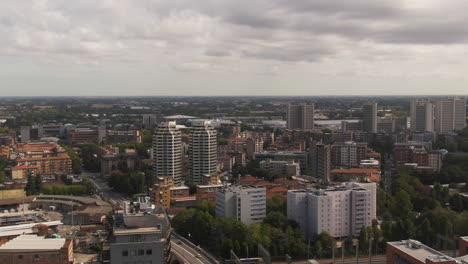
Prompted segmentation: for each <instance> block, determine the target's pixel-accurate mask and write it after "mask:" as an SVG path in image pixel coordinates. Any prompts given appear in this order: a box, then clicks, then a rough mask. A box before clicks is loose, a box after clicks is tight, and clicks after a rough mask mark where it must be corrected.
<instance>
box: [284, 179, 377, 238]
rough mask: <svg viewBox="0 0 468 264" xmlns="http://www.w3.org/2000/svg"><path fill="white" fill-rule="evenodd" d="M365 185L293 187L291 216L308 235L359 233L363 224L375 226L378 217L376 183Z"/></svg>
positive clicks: (290, 202) (337, 235) (289, 205)
mask: <svg viewBox="0 0 468 264" xmlns="http://www.w3.org/2000/svg"><path fill="white" fill-rule="evenodd" d="M374 185H375V184H374ZM365 187H367V188H365ZM365 187H361V186H359V185H348V186H344V187H336V188H333V189H326V190H316V189H308V190H304V189H302V190H290V191H288V194H287V213H288V219H291V220H295V221H296V222H297V223H298V224H299V226H300V228H301V229H302V231H304V233H305V234H306V236H307V237H308V238H312V237H313V236H315V235H317V234H320V233H322V232H327V233H329V234H330V235H332V236H333V237H348V236H356V235H358V234H359V232H360V230H361V228H362V227H367V226H371V225H372V220H373V219H375V217H376V215H375V213H376V209H375V208H376V206H375V204H376V200H375V195H374V193H373V191H372V189H371V187H372V186H365Z"/></svg>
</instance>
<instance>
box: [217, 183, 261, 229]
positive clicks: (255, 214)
mask: <svg viewBox="0 0 468 264" xmlns="http://www.w3.org/2000/svg"><path fill="white" fill-rule="evenodd" d="M216 216H221V217H235V218H236V219H237V220H238V221H241V222H242V223H244V224H246V225H250V224H252V223H260V222H262V221H263V219H264V218H265V217H266V188H265V187H257V186H230V187H226V188H223V189H222V190H218V191H216Z"/></svg>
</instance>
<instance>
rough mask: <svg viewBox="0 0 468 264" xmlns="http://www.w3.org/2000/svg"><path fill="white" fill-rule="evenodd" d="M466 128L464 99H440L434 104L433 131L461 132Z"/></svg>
mask: <svg viewBox="0 0 468 264" xmlns="http://www.w3.org/2000/svg"><path fill="white" fill-rule="evenodd" d="M465 126H466V102H465V98H450V99H441V100H439V101H437V103H436V111H435V130H436V132H438V133H446V132H452V131H454V130H462V129H463V128H465Z"/></svg>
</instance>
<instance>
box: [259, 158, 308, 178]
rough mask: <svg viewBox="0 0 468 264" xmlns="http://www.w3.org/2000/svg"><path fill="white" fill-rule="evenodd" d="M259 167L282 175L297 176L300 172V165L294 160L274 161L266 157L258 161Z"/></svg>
mask: <svg viewBox="0 0 468 264" xmlns="http://www.w3.org/2000/svg"><path fill="white" fill-rule="evenodd" d="M260 168H262V169H264V170H266V171H269V172H271V173H273V174H279V175H284V176H299V175H300V174H301V166H300V165H299V163H297V162H295V161H294V160H288V161H274V160H271V159H266V160H262V161H260Z"/></svg>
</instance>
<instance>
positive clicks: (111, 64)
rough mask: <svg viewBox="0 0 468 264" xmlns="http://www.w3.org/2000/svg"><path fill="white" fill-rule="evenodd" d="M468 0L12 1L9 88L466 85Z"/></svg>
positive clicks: (156, 90) (4, 28)
mask: <svg viewBox="0 0 468 264" xmlns="http://www.w3.org/2000/svg"><path fill="white" fill-rule="evenodd" d="M467 10H468V1H466V0H393V1H388V0H255V1H252V0H249V1H247V0H200V1H194V0H138V1H135V0H79V1H69V0H32V1H28V0H3V1H0V36H1V37H0V91H1V92H2V95H201V96H210V95H325V94H350V95H352V94H448V93H449V94H468V92H467V91H468V89H467V88H468V75H467V74H468V26H467V25H468V12H467Z"/></svg>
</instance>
